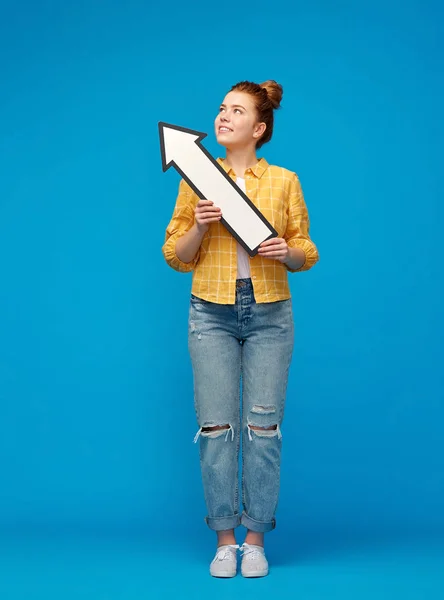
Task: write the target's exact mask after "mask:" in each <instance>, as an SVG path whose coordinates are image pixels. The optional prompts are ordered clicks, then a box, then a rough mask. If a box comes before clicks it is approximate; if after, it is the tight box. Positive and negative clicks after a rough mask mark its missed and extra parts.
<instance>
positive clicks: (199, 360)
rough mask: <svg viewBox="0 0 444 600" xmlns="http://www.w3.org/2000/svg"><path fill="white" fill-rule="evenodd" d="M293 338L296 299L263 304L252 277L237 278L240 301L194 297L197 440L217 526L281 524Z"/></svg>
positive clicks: (191, 333) (191, 337)
mask: <svg viewBox="0 0 444 600" xmlns="http://www.w3.org/2000/svg"><path fill="white" fill-rule="evenodd" d="M293 343H294V325H293V313H292V302H291V299H289V300H281V301H278V302H267V303H260V304H256V302H255V299H254V293H253V286H252V284H251V280H250V279H238V280H237V283H236V303H235V304H216V303H213V302H207V301H206V300H202V299H200V298H197V297H196V296H193V295H191V300H190V312H189V323H188V348H189V351H190V356H191V363H192V367H193V378H194V406H195V410H196V417H197V421H198V425H199V430H198V432H197V435H196V437H195V441H196V442H197V440H198V439H199V438H200V464H201V472H202V483H203V488H204V496H205V502H206V506H207V510H208V516H206V517H205V521H206V523H207V525H208V527H209V528H210V529H213V530H216V531H221V530H226V529H233V528H235V527H237V526H238V525H240V524H242V525H244V526H245V527H247V528H248V529H250V530H251V531H256V532H266V531H270V530H272V529H274V528H275V526H276V520H275V511H276V507H277V502H278V495H279V476H280V462H281V446H282V434H281V424H282V420H283V416H284V404H285V396H286V390H287V379H288V372H289V368H290V362H291V357H292V352H293ZM241 377H242V405H241V402H240V381H241ZM241 408H242V415H241ZM216 426H218V428H215V427H216ZM211 427H213V429H211ZM241 439H242V506H243V511H242V514H240V510H239V500H240V499H239V483H238V482H239V476H238V464H239V448H240V442H241Z"/></svg>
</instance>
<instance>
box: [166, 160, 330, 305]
mask: <svg viewBox="0 0 444 600" xmlns="http://www.w3.org/2000/svg"><path fill="white" fill-rule="evenodd" d="M217 162H218V163H219V164H220V165H221V166H222V167H223V168H224V169H225V172H226V173H228V175H229V176H230V177H231V179H233V180H234V181H235V180H236V174H235V173H234V171H233V169H231V168H230V167H229V166H228V165H227V164H226V163H225V160H224V159H221V158H218V159H217ZM245 188H246V194H247V196H248V198H249V199H250V200H251V201H252V202H253V204H254V205H255V206H256V207H257V208H258V209H259V210H260V211H261V213H262V214H263V215H264V217H265V218H266V219H267V220H268V221H269V222H270V223H271V225H273V227H274V228H275V229H276V231H277V232H278V236H279V237H281V238H284V239H285V241H286V242H287V244H288V246H290V247H295V246H297V247H298V248H301V249H302V250H303V251H304V252H305V263H304V265H303V266H302V267H301V268H300V269H297V270H298V271H306V270H308V269H310V268H311V267H312V266H313V265H314V264H315V263H316V262H317V261H318V260H319V255H318V251H317V248H316V246H315V244H314V243H313V242H312V241H311V239H310V237H309V227H310V222H309V217H308V212H307V207H306V205H305V201H304V196H303V193H302V188H301V184H300V182H299V179H298V176H297V175H296V173H293V172H291V171H288V170H287V169H284V168H282V167H277V166H273V165H269V164H268V163H267V161H266V160H265V159H264V158H261V159H260V160H259V161H258V163H257V164H256V165H255V166H254V167H252V168H251V169H248V170H247V171H246V172H245ZM209 200H211V198H209ZM198 202H199V197H198V196H197V194H196V193H195V192H194V191H193V190H192V189H191V187H190V186H189V185H188V184H187V183H186V181H184V180H183V179H182V180H181V181H180V184H179V194H178V196H177V200H176V206H175V208H174V212H173V215H172V218H171V221H170V223H169V225H168V227H167V229H166V235H165V243H164V245H163V247H162V252H163V255H164V257H165V260H166V262H167V263H168V265H169V266H170V267H172V268H173V269H175V270H176V271H181V272H190V271H192V273H193V277H192V287H191V293H192V294H194V295H195V296H197V297H199V298H202V299H203V300H208V301H209V302H216V303H218V304H234V303H235V301H236V285H235V282H236V276H237V243H236V239H235V238H234V237H233V236H232V235H231V234H230V233H229V232H228V231H227V230H226V229H225V227H224V226H223V225H222V224H221V223H212V224H211V225H210V228H209V230H208V231H207V233H206V234H205V236H204V237H203V240H202V243H201V246H200V249H199V251H198V252H197V254H196V256H195V257H194V259H193V261H192V262H190V263H184V262H182V261H181V260H179V258H178V256H177V255H176V251H175V247H176V242H177V240H178V239H179V238H180V237H181V236H183V235H184V234H185V233H186V232H187V231H189V229H191V227H192V226H193V224H194V221H195V214H194V209H195V208H196V204H197V203H198ZM289 271H291V272H294V270H292V269H290V268H289V267H287V265H285V264H284V263H281V262H280V261H278V260H275V259H270V258H263V257H261V256H259V255H256V256H254V257H252V258H250V272H251V280H252V284H253V290H254V297H255V300H256V302H257V303H261V302H276V301H278V300H287V299H288V298H290V297H291V294H290V289H289V285H288V272H289Z"/></svg>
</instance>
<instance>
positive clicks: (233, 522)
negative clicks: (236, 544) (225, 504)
mask: <svg viewBox="0 0 444 600" xmlns="http://www.w3.org/2000/svg"><path fill="white" fill-rule="evenodd" d="M240 522H241V521H240V515H231V516H230V517H205V523H206V524H207V525H208V527H209V528H210V529H213V530H214V531H225V530H227V529H234V528H235V527H237V526H238V525H240Z"/></svg>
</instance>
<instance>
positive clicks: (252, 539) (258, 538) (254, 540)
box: [245, 530, 264, 548]
mask: <svg viewBox="0 0 444 600" xmlns="http://www.w3.org/2000/svg"><path fill="white" fill-rule="evenodd" d="M245 543H246V544H252V545H253V546H262V548H263V547H264V534H263V533H258V532H257V531H250V530H248V532H247V537H246V538H245Z"/></svg>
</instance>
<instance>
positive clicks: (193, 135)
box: [159, 122, 277, 256]
mask: <svg viewBox="0 0 444 600" xmlns="http://www.w3.org/2000/svg"><path fill="white" fill-rule="evenodd" d="M206 135H207V134H206V133H202V132H199V131H193V130H192V129H185V128H184V127H178V126H177V125H169V124H168V123H162V122H160V123H159V136H160V147H161V153H162V168H163V170H164V171H166V170H167V169H169V168H170V167H171V166H174V167H175V169H176V170H177V171H178V172H179V173H180V174H181V175H182V177H183V179H185V181H186V182H187V183H188V184H189V185H190V187H191V188H192V189H193V190H194V191H195V192H196V194H197V195H198V196H199V198H201V199H202V200H207V199H208V200H212V201H213V202H214V205H215V206H218V207H219V208H220V209H221V211H222V218H221V222H222V223H223V224H224V225H225V227H226V228H227V229H228V231H229V232H230V233H231V234H232V235H233V236H234V237H235V238H236V239H237V241H238V242H239V243H240V244H241V246H242V247H243V248H245V250H246V251H247V252H248V254H249V255H250V256H255V255H256V254H257V249H258V247H259V245H260V244H261V243H262V242H263V241H265V240H268V239H269V238H272V237H277V231H276V230H275V229H274V228H273V227H272V226H271V224H270V223H269V222H268V221H267V219H266V218H265V217H264V216H263V214H262V213H261V212H260V211H259V209H258V208H256V206H255V205H254V204H253V202H251V200H250V199H249V198H248V196H247V195H246V194H244V192H243V191H242V190H241V189H240V188H239V187H238V186H237V185H236V183H235V182H234V181H233V180H232V179H231V178H230V176H229V175H228V174H227V173H226V172H225V171H224V169H223V168H222V167H221V166H220V165H219V163H218V162H217V161H216V160H215V159H214V158H213V157H212V156H211V154H210V153H209V152H208V151H207V150H206V149H205V148H204V147H203V146H202V144H201V143H200V142H201V141H202V140H203V139H204V138H205V137H206Z"/></svg>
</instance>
